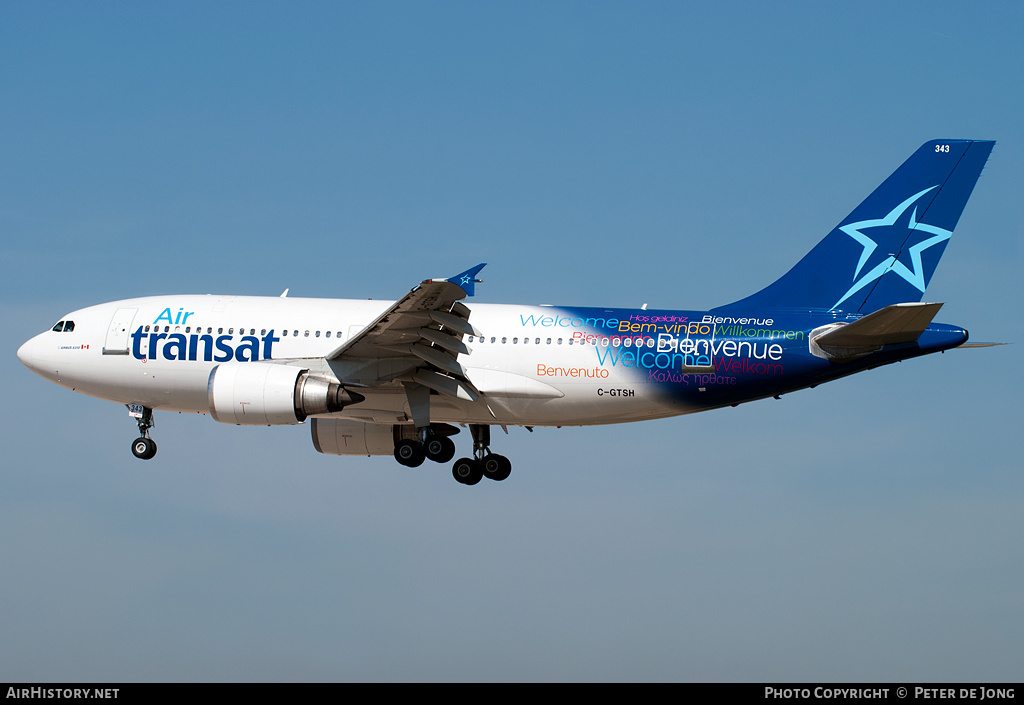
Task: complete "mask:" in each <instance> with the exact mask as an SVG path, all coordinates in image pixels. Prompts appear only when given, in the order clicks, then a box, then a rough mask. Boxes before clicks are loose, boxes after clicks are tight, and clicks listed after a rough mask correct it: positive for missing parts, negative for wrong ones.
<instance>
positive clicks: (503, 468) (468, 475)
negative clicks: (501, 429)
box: [395, 424, 512, 485]
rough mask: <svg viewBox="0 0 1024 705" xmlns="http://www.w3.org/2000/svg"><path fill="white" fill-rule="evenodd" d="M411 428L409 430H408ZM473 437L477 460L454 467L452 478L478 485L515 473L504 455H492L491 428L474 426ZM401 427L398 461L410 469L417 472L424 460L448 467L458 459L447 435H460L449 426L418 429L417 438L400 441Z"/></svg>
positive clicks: (398, 440) (473, 459)
mask: <svg viewBox="0 0 1024 705" xmlns="http://www.w3.org/2000/svg"><path fill="white" fill-rule="evenodd" d="M406 428H408V427H406ZM469 430H470V433H471V434H472V435H473V457H472V458H459V459H458V460H456V461H455V464H454V465H453V466H452V476H453V477H454V478H455V479H456V480H458V481H459V482H461V483H462V484H464V485H475V484H476V483H478V482H480V480H481V479H483V478H485V477H489V478H490V479H492V480H499V481H500V480H504V479H505V478H507V477H508V476H509V474H510V473H511V472H512V463H511V461H509V459H508V458H506V457H505V456H504V455H498V454H497V453H492V452H491V450H490V448H489V447H488V446H490V444H491V427H490V426H484V425H479V424H471V425H470V427H469ZM400 432H401V427H397V428H396V438H395V460H397V461H398V462H399V463H401V464H402V465H405V466H406V467H410V468H415V467H419V466H420V465H422V464H423V461H424V460H433V461H434V462H435V463H447V462H448V461H449V460H451V459H452V458H454V457H455V442H454V441H452V439H451V438H449V437H448V435H446V432H447V433H449V434H450V433H458V429H456V428H454V427H451V426H446V425H445V424H433V425H432V426H428V427H425V428H421V429H418V430H417V432H416V437H414V438H408V437H398V433H400Z"/></svg>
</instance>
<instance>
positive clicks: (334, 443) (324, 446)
mask: <svg viewBox="0 0 1024 705" xmlns="http://www.w3.org/2000/svg"><path fill="white" fill-rule="evenodd" d="M309 426H310V430H311V431H312V432H313V447H314V448H316V449H317V450H318V451H319V452H321V453H326V454H327V455H392V454H393V453H394V452H395V432H394V428H393V427H392V426H390V425H381V424H375V423H363V422H362V421H349V420H348V419H313V420H312V421H311V422H310V425H309Z"/></svg>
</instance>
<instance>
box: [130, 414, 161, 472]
mask: <svg viewBox="0 0 1024 705" xmlns="http://www.w3.org/2000/svg"><path fill="white" fill-rule="evenodd" d="M128 412H129V413H130V414H131V415H132V416H134V417H135V418H137V419H138V420H139V434H140V435H139V437H138V438H136V439H135V440H134V441H132V455H134V456H135V457H136V458H139V459H140V460H149V459H150V458H152V457H153V456H154V455H156V442H155V441H154V440H153V439H152V438H150V437H149V429H151V428H153V425H154V424H153V410H152V409H150V408H149V407H148V406H144V407H142V408H141V410H139V408H138V407H136V406H134V405H132V406H129V407H128Z"/></svg>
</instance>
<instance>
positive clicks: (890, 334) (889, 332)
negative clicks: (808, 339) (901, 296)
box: [815, 303, 942, 348]
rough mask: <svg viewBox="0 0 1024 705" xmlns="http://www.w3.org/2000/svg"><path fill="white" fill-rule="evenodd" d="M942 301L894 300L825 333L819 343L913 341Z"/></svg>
mask: <svg viewBox="0 0 1024 705" xmlns="http://www.w3.org/2000/svg"><path fill="white" fill-rule="evenodd" d="M940 308H942V304H926V303H906V304H893V305H891V306H886V307H885V308H882V309H879V310H877V311H875V312H874V313H870V314H868V315H867V316H864V318H861V319H859V320H856V321H854V322H853V323H850V324H849V325H845V326H842V327H841V328H837V329H835V330H833V331H830V332H828V333H825V334H824V335H821V336H819V337H817V338H815V341H816V342H817V343H818V345H828V346H830V347H838V348H877V347H881V346H883V345H895V344H897V343H912V342H914V341H915V340H917V339H918V338H920V337H921V334H922V333H924V330H925V328H927V327H928V324H929V323H931V322H932V319H933V318H935V315H936V314H937V313H938V312H939V309H940Z"/></svg>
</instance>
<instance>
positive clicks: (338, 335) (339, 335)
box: [334, 330, 341, 338]
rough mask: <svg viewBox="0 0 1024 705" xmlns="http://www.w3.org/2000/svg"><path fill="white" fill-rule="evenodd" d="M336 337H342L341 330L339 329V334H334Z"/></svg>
mask: <svg viewBox="0 0 1024 705" xmlns="http://www.w3.org/2000/svg"><path fill="white" fill-rule="evenodd" d="M334 337H335V338H340V337H341V331H340V330H339V331H338V334H337V335H336V336H334Z"/></svg>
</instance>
